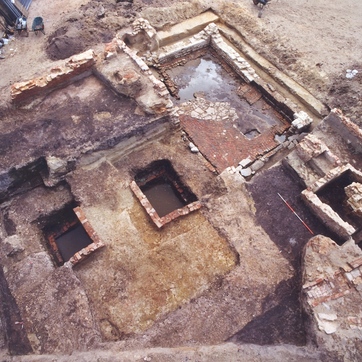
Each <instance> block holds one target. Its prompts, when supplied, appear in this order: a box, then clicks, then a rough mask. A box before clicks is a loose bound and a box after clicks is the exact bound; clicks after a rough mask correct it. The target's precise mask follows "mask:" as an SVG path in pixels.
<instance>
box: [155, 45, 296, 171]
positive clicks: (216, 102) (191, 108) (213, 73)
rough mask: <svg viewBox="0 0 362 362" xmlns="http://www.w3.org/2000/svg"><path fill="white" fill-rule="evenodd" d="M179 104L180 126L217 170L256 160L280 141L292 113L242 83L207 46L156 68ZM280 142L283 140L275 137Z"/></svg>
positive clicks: (254, 86)
mask: <svg viewBox="0 0 362 362" xmlns="http://www.w3.org/2000/svg"><path fill="white" fill-rule="evenodd" d="M157 69H158V72H159V74H160V77H161V78H162V79H163V80H164V82H165V84H166V86H167V88H168V90H169V92H170V94H171V95H172V96H173V97H174V98H175V99H176V101H175V102H176V103H178V105H179V115H180V121H181V127H182V129H183V130H184V131H185V132H186V134H187V135H188V137H189V139H190V141H192V142H193V143H194V144H195V145H196V146H197V148H198V149H199V151H200V152H201V153H202V154H203V156H204V157H205V158H206V159H207V160H208V161H209V162H210V163H211V164H212V165H213V166H214V167H215V168H216V169H217V170H218V171H220V172H221V171H223V170H224V169H225V168H227V167H230V166H237V165H238V163H239V162H240V161H241V160H243V159H246V158H249V159H251V160H255V159H257V158H258V157H260V156H261V155H263V154H266V153H268V152H270V151H271V150H273V149H274V148H276V147H278V146H279V144H280V141H279V139H278V138H276V137H275V136H278V137H283V136H284V139H285V135H283V133H285V132H286V131H287V130H288V129H289V127H290V122H291V117H292V112H291V111H290V110H289V111H286V108H287V107H285V106H284V107H282V104H281V103H280V102H278V101H277V100H276V99H275V98H273V96H272V95H270V94H269V93H267V92H266V91H265V89H263V88H262V87H260V86H258V84H257V83H256V82H253V81H252V82H247V81H246V80H245V79H244V78H243V77H242V76H241V75H240V74H238V73H237V72H235V70H234V68H232V67H231V65H230V64H229V63H227V62H226V61H225V59H224V58H223V57H222V56H220V55H219V54H218V52H217V51H216V50H215V49H213V48H211V47H206V48H204V49H201V50H198V51H195V52H192V53H189V54H186V55H183V56H182V58H180V59H173V60H170V61H168V62H165V63H162V64H161V65H158V66H157ZM280 139H282V138H280Z"/></svg>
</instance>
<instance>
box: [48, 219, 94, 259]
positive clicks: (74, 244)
mask: <svg viewBox="0 0 362 362" xmlns="http://www.w3.org/2000/svg"><path fill="white" fill-rule="evenodd" d="M55 242H56V244H57V246H58V250H59V252H60V254H61V256H62V258H63V260H64V261H65V262H66V261H68V260H69V259H70V258H71V257H72V256H73V255H74V254H75V253H76V252H78V251H79V250H81V249H83V248H85V247H86V246H88V245H90V244H92V239H91V238H90V237H89V235H88V234H87V232H86V231H85V230H84V228H83V226H82V224H81V223H80V222H78V223H76V224H75V226H73V227H72V228H70V229H69V230H68V231H67V232H65V233H64V234H62V235H60V236H59V237H57V238H55Z"/></svg>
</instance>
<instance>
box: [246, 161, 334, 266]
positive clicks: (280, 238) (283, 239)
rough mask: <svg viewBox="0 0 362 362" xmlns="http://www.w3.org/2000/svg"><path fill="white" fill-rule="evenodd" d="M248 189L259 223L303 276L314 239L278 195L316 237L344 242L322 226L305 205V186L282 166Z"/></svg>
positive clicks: (262, 176) (254, 180)
mask: <svg viewBox="0 0 362 362" xmlns="http://www.w3.org/2000/svg"><path fill="white" fill-rule="evenodd" d="M247 189H248V191H249V192H250V193H251V195H252V197H253V200H254V203H255V207H256V219H257V221H258V223H259V224H260V225H261V226H262V227H263V229H264V230H265V231H266V233H267V234H268V235H269V236H270V238H271V239H272V240H273V242H274V243H275V244H276V245H277V247H278V249H279V250H280V251H281V253H282V254H283V256H284V257H285V258H286V259H287V260H289V261H290V263H291V264H292V266H293V267H294V269H295V271H296V272H297V273H300V271H301V270H300V266H301V255H302V252H303V248H304V246H305V244H306V243H307V242H308V240H309V239H310V238H311V237H313V235H312V234H311V233H310V232H309V231H308V230H307V228H306V227H305V226H304V225H303V224H302V223H301V222H300V221H299V220H298V218H297V217H296V216H295V215H294V214H293V213H292V212H291V211H290V209H289V208H288V207H287V205H285V203H284V202H283V201H282V199H281V198H280V197H279V195H278V193H279V194H280V195H281V196H282V197H283V198H284V199H285V200H286V201H287V202H288V203H289V204H290V206H291V207H292V208H293V209H294V211H295V212H296V213H297V215H298V216H299V217H300V218H301V219H302V220H303V221H304V222H305V223H306V224H307V225H308V227H309V228H310V229H311V230H312V231H313V233H314V235H318V234H322V235H325V236H328V237H330V238H332V239H333V240H335V241H336V242H340V240H339V238H338V237H337V236H336V235H334V234H333V233H332V232H330V231H329V230H328V229H327V228H326V227H325V226H324V224H323V223H321V222H320V221H319V220H318V219H317V218H316V216H314V214H312V212H311V211H310V210H309V208H308V207H307V205H306V204H305V203H304V202H303V200H302V198H301V196H300V193H301V191H303V187H302V186H301V184H300V183H299V182H298V181H297V180H295V179H293V177H292V176H291V174H290V173H289V172H288V170H287V169H286V168H285V167H284V166H282V165H280V166H277V167H273V168H271V169H269V170H267V171H264V172H262V173H260V174H259V175H257V176H256V177H254V178H253V180H252V182H251V183H250V184H247Z"/></svg>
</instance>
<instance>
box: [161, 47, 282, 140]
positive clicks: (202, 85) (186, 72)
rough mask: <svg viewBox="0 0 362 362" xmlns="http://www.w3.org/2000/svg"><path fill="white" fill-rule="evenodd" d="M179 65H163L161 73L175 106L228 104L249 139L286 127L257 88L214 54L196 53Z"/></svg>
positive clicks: (241, 130) (240, 128) (276, 111)
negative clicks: (198, 98) (198, 100)
mask: <svg viewBox="0 0 362 362" xmlns="http://www.w3.org/2000/svg"><path fill="white" fill-rule="evenodd" d="M183 63H184V64H183ZM178 64H180V62H179V61H176V62H174V63H173V64H168V65H165V66H164V67H165V69H164V71H163V74H165V73H164V72H166V73H167V75H166V77H165V78H166V79H167V80H168V82H166V84H168V85H169V88H172V89H175V90H176V91H173V92H171V93H172V94H173V95H174V96H175V97H176V103H178V104H181V103H184V102H187V101H192V100H193V99H195V96H202V97H204V98H206V99H207V100H208V101H210V102H228V103H230V105H231V107H233V108H234V109H235V110H236V113H237V115H238V119H237V120H236V126H237V128H238V129H239V130H240V132H241V133H243V134H244V135H245V136H246V137H247V138H248V139H253V138H255V137H256V136H258V135H259V134H261V133H263V132H265V131H267V130H268V129H270V128H271V127H273V126H274V127H277V126H281V125H285V123H287V120H286V119H285V116H284V115H282V114H280V113H279V112H278V110H276V109H275V105H273V104H271V102H270V100H269V99H267V98H266V97H264V95H263V94H262V93H261V92H260V91H259V90H258V89H257V88H256V86H253V85H252V84H247V83H245V82H244V81H243V80H242V79H241V78H240V77H238V76H237V75H236V74H235V73H233V71H232V70H231V69H230V67H229V66H228V65H226V64H225V63H224V62H222V61H221V60H219V59H218V57H217V54H216V53H215V52H210V51H208V52H206V51H202V52H196V53H194V54H192V55H190V56H189V57H188V58H187V60H186V61H183V62H181V65H178ZM170 85H171V86H170Z"/></svg>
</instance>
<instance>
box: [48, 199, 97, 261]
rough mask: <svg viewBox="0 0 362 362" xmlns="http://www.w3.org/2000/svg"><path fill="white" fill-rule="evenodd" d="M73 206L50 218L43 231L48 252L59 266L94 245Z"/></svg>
mask: <svg viewBox="0 0 362 362" xmlns="http://www.w3.org/2000/svg"><path fill="white" fill-rule="evenodd" d="M72 206H73V205H72ZM72 206H68V207H66V208H64V209H63V210H61V211H59V212H57V213H56V214H55V215H52V216H51V217H49V220H48V222H47V225H46V226H45V228H44V229H43V233H44V235H45V239H46V244H47V247H48V250H49V252H50V254H51V255H52V257H53V259H54V261H55V263H56V264H57V265H58V266H61V265H63V264H64V263H65V262H67V261H68V260H69V259H70V258H72V257H73V256H74V255H75V254H76V253H77V252H79V251H80V250H82V249H83V248H85V247H87V246H88V245H90V244H92V243H93V241H92V239H91V238H90V236H89V235H88V233H87V231H86V230H85V229H84V227H83V225H82V223H81V222H80V220H79V219H78V217H77V215H76V214H75V212H74V211H73V207H72Z"/></svg>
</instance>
